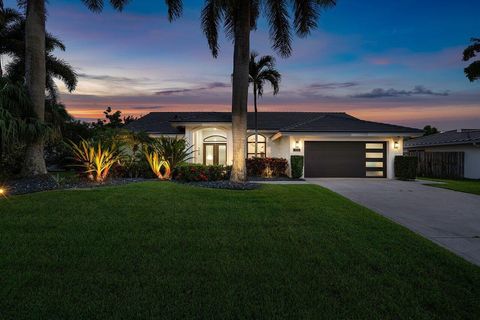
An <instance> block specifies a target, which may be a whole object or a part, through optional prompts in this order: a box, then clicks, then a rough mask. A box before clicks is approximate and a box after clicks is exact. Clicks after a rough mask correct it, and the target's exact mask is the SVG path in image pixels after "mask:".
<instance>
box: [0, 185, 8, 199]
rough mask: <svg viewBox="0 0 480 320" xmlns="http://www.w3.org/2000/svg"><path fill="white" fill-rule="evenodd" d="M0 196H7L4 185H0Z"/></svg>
mask: <svg viewBox="0 0 480 320" xmlns="http://www.w3.org/2000/svg"><path fill="white" fill-rule="evenodd" d="M0 197H4V198H6V197H7V189H6V188H4V187H0Z"/></svg>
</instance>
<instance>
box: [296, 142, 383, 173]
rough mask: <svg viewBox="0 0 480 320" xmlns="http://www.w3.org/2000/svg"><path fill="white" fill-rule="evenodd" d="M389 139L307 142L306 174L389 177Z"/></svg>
mask: <svg viewBox="0 0 480 320" xmlns="http://www.w3.org/2000/svg"><path fill="white" fill-rule="evenodd" d="M385 149H386V143H385V142H357V141H355V142H350V141H346V142H339V141H306V142H305V177H307V178H319V177H331V178H365V177H377V178H382V177H386V154H385Z"/></svg>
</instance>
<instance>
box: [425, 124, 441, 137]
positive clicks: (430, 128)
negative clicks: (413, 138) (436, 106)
mask: <svg viewBox="0 0 480 320" xmlns="http://www.w3.org/2000/svg"><path fill="white" fill-rule="evenodd" d="M438 132H439V131H438V129H437V128H436V127H433V126H431V125H427V126H425V127H423V135H424V136H430V135H432V134H437V133H438Z"/></svg>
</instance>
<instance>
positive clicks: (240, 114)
mask: <svg viewBox="0 0 480 320" xmlns="http://www.w3.org/2000/svg"><path fill="white" fill-rule="evenodd" d="M335 4H336V0H206V1H205V6H204V8H203V10H202V27H203V31H204V33H205V35H206V37H207V40H208V44H209V47H210V50H211V51H212V54H213V56H214V57H216V56H217V55H218V50H219V45H218V33H219V29H220V27H221V26H222V24H223V26H224V29H225V32H226V34H227V36H228V37H230V38H231V39H232V40H233V43H234V57H233V61H234V62H233V93H232V132H233V150H234V152H233V167H232V175H231V180H232V181H245V180H246V167H245V158H246V152H245V151H246V150H245V149H246V140H247V138H246V131H247V103H248V71H249V70H248V69H249V62H250V32H251V31H252V30H255V29H256V27H257V21H258V18H259V16H260V13H261V12H263V13H264V15H265V16H266V18H267V22H268V25H269V32H270V39H271V40H272V47H273V49H274V50H275V51H276V52H278V53H279V54H280V55H281V56H282V57H288V56H290V55H291V53H292V45H291V40H292V33H293V32H295V33H296V34H297V35H298V36H299V37H305V36H307V35H308V34H309V33H310V31H311V30H312V29H315V28H316V27H317V20H318V18H319V17H320V13H321V12H322V10H324V9H327V8H330V7H333V6H335ZM262 9H263V10H262ZM290 17H292V18H293V19H290Z"/></svg>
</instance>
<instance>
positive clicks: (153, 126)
mask: <svg viewBox="0 0 480 320" xmlns="http://www.w3.org/2000/svg"><path fill="white" fill-rule="evenodd" d="M128 127H129V129H131V130H133V131H144V132H147V133H149V134H150V135H151V136H153V137H158V136H171V137H184V138H185V139H186V140H187V142H188V143H190V144H191V145H193V147H194V150H195V152H194V156H193V159H192V160H191V161H192V162H194V163H203V164H206V165H213V164H223V165H230V164H232V161H233V160H232V153H233V145H232V117H231V113H229V112H152V113H150V114H148V115H146V116H144V117H142V118H140V119H138V120H137V121H134V122H132V123H131V124H129V126H128ZM258 129H259V132H258V133H259V136H258V154H257V156H261V157H278V158H285V159H287V160H288V161H290V157H291V156H292V155H301V156H304V175H305V177H386V178H393V177H394V174H393V172H394V170H393V162H394V158H395V156H396V155H402V154H403V140H404V138H405V137H412V136H420V135H421V134H422V131H421V130H418V129H413V128H407V127H402V126H397V125H391V124H384V123H377V122H371V121H364V120H360V119H358V118H355V117H353V116H351V115H348V114H346V113H333V112H259V113H258ZM247 134H248V142H247V145H246V146H245V148H246V150H247V156H248V157H253V156H255V135H254V113H249V114H248V132H247Z"/></svg>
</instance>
